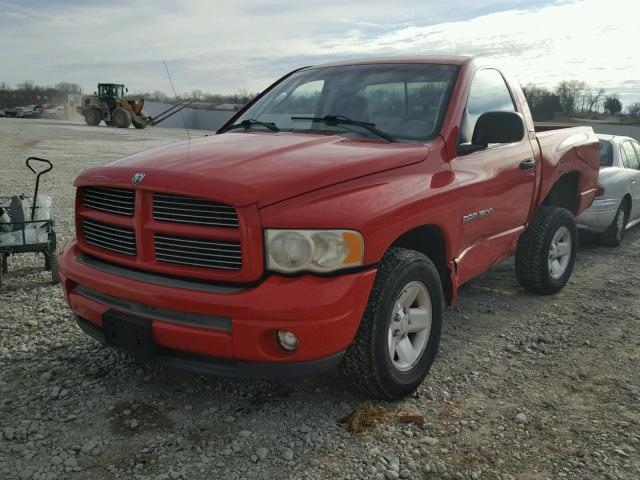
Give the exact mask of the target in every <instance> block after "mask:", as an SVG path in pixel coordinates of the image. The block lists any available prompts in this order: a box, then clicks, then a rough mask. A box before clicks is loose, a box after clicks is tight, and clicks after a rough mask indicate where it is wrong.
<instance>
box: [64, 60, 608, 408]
mask: <svg viewBox="0 0 640 480" xmlns="http://www.w3.org/2000/svg"><path fill="white" fill-rule="evenodd" d="M598 165H599V146H598V141H597V139H596V137H595V135H594V134H593V131H592V130H591V128H589V127H577V128H566V129H553V130H548V131H544V132H540V131H536V130H535V129H534V125H533V122H532V119H531V115H530V112H529V108H528V106H527V103H526V101H525V98H524V95H523V93H522V90H521V89H520V88H519V86H518V85H517V84H516V83H514V82H513V81H511V80H510V79H509V78H508V77H507V76H505V75H504V73H502V72H501V71H500V70H499V69H497V68H495V67H493V66H491V65H489V64H485V63H483V62H481V61H479V60H477V59H473V58H466V57H465V58H463V57H413V58H401V59H391V60H390V59H384V60H363V61H348V62H343V63H334V64H328V65H323V66H317V67H307V68H302V69H299V70H296V71H294V72H292V73H290V74H288V75H286V76H285V77H283V78H281V79H280V80H279V81H277V82H276V83H275V84H274V85H272V86H271V87H270V88H268V89H267V90H265V91H264V92H263V93H262V94H261V95H259V96H258V97H257V98H256V99H255V100H253V101H252V102H251V103H250V104H248V105H247V106H246V107H245V108H244V109H242V110H241V111H240V112H238V114H237V115H235V116H234V117H233V118H232V119H231V120H230V121H229V122H228V123H227V124H226V125H225V126H224V127H222V128H221V129H220V130H219V131H218V132H217V134H216V135H213V136H210V137H205V138H199V139H196V140H191V141H190V142H184V143H179V144H175V145H171V146H165V147H161V148H156V149H153V150H149V151H145V152H142V153H138V154H134V155H131V156H128V157H125V158H123V159H121V160H118V161H116V162H114V163H112V164H110V165H108V166H106V167H102V168H93V169H90V170H87V171H85V172H83V173H82V174H81V175H80V176H79V177H78V178H77V179H76V182H75V185H76V186H77V198H76V226H77V236H76V238H75V239H74V240H73V241H71V242H70V243H69V244H68V245H66V247H65V248H64V250H63V251H62V253H61V255H60V275H61V279H62V281H63V285H64V292H65V295H66V298H67V300H68V302H69V304H70V306H71V308H72V309H73V311H74V312H75V313H76V314H77V316H78V322H79V325H80V327H81V328H82V329H83V330H84V331H85V332H87V333H88V334H90V335H92V336H94V337H95V338H97V339H99V340H100V341H102V342H104V343H106V344H107V345H111V346H112V347H115V348H118V349H121V350H124V351H127V352H133V353H139V354H144V355H148V356H151V357H154V358H155V359H157V360H159V361H161V362H164V363H165V364H168V365H172V366H176V367H180V368H186V369H190V370H194V371H198V372H208V373H213V374H217V375H231V376H250V377H294V376H298V375H305V374H310V373H315V372H319V371H323V370H325V369H328V368H332V367H339V368H340V369H341V370H342V372H343V373H344V374H345V375H346V376H347V378H348V380H349V382H350V383H351V384H352V385H354V386H355V387H358V388H359V389H360V390H362V391H364V392H366V393H367V394H369V395H371V396H375V397H381V398H390V399H394V398H400V397H403V396H405V395H407V394H409V393H410V392H412V391H414V390H415V389H416V388H417V387H418V386H419V385H420V383H421V382H422V381H423V379H424V378H425V376H426V374H427V372H428V370H429V368H430V366H431V364H432V362H433V360H434V357H435V355H436V351H437V349H438V344H439V339H440V331H441V322H442V310H443V306H444V304H445V303H447V304H453V303H454V302H455V301H456V295H457V292H458V287H459V286H460V285H461V284H463V283H465V282H467V281H469V280H470V279H472V278H473V277H475V276H476V275H478V274H479V273H481V272H484V271H486V270H487V269H489V268H490V267H492V266H493V265H496V264H497V263H499V262H501V261H502V260H503V259H505V258H506V257H508V256H510V255H512V254H514V253H515V260H516V262H515V263H516V274H517V278H518V280H519V282H520V283H521V285H522V286H523V287H524V288H525V289H527V290H531V291H534V292H537V293H541V294H549V293H554V292H557V291H559V290H560V289H561V288H562V287H563V286H564V285H565V284H566V282H567V280H568V278H569V276H570V275H571V272H572V269H573V264H574V260H575V256H576V249H577V237H576V224H575V219H574V217H575V216H576V215H577V214H579V213H580V212H582V211H583V210H584V209H585V208H587V207H588V206H589V205H590V203H591V202H592V200H593V197H594V195H595V194H596V180H597V176H598Z"/></svg>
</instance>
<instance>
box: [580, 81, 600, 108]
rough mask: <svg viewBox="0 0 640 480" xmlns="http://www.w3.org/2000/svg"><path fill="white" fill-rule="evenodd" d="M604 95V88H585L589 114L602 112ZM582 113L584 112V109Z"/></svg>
mask: <svg viewBox="0 0 640 480" xmlns="http://www.w3.org/2000/svg"><path fill="white" fill-rule="evenodd" d="M604 94H605V91H604V88H599V89H598V90H595V89H594V88H591V87H586V88H585V90H584V95H583V99H584V106H585V107H586V109H587V112H594V111H595V112H597V111H599V110H600V104H601V103H602V102H604ZM582 111H584V108H583V109H582Z"/></svg>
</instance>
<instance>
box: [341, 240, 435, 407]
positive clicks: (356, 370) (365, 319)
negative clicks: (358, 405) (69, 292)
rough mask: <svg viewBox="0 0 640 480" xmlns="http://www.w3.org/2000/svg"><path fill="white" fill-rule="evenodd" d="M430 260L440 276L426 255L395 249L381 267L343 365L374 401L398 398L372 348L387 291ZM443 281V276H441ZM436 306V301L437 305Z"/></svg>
mask: <svg viewBox="0 0 640 480" xmlns="http://www.w3.org/2000/svg"><path fill="white" fill-rule="evenodd" d="M416 261H426V262H427V264H428V265H430V266H431V268H433V269H434V271H435V272H436V274H437V269H436V267H435V265H433V263H432V262H431V260H430V259H429V258H428V257H426V256H425V255H423V254H421V253H419V252H416V251H414V250H408V249H404V248H391V249H389V251H388V252H387V253H386V254H385V256H384V257H383V258H382V260H381V262H380V263H379V264H378V273H377V275H376V279H375V281H374V284H373V287H372V289H371V292H370V294H369V301H368V302H367V306H366V308H365V311H364V314H363V316H362V321H361V322H360V326H359V328H358V331H357V333H356V336H355V338H354V340H353V343H352V344H351V346H350V347H349V349H348V350H347V352H346V354H345V356H344V358H343V360H342V362H341V364H340V367H339V368H340V372H341V374H342V375H343V376H344V377H345V378H346V379H347V381H348V382H349V385H350V386H351V387H353V388H355V389H356V390H358V391H360V392H361V393H362V394H364V395H366V396H368V397H372V398H382V399H393V398H396V399H397V398H398V396H397V395H395V394H393V393H392V392H389V391H386V390H385V389H384V388H383V387H382V385H381V383H382V382H381V381H380V372H379V371H378V368H377V366H376V364H375V362H374V361H373V356H372V353H371V352H372V349H373V345H374V336H375V333H376V327H378V325H377V324H376V312H377V311H378V310H379V308H380V304H381V303H382V302H383V301H384V298H385V297H384V291H385V289H387V288H388V286H389V284H390V283H391V281H392V279H393V278H395V277H396V276H397V275H398V274H399V273H400V272H401V271H402V270H403V269H404V268H405V267H406V265H407V264H408V263H413V262H416ZM438 278H439V277H438ZM434 303H435V302H434Z"/></svg>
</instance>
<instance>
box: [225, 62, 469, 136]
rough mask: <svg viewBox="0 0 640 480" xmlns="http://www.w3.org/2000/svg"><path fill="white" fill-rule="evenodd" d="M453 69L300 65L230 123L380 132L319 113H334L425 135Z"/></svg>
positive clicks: (434, 128)
mask: <svg viewBox="0 0 640 480" xmlns="http://www.w3.org/2000/svg"><path fill="white" fill-rule="evenodd" d="M457 74H458V67H457V66H454V65H436V64H426V63H425V64H372V65H347V66H338V67H320V68H309V69H304V70H301V71H300V72H297V73H294V74H293V75H291V76H289V77H287V78H286V79H284V80H283V81H282V82H280V83H279V84H278V85H276V86H275V87H274V88H273V89H271V90H270V91H269V92H267V93H266V94H265V95H264V96H263V97H262V98H260V99H259V100H258V101H257V102H256V103H255V104H253V105H252V106H251V107H250V108H249V109H248V110H247V111H246V112H244V114H243V115H242V116H241V117H239V118H237V119H236V120H234V122H233V124H234V125H239V124H240V123H241V122H243V121H244V122H245V124H244V125H245V126H247V129H249V126H248V125H250V126H251V128H252V129H253V128H256V129H260V130H266V128H265V126H264V125H260V122H261V123H263V124H264V123H268V124H272V125H273V126H275V127H276V128H277V129H278V130H280V131H295V132H330V133H339V134H344V135H349V136H360V137H370V138H380V135H377V134H376V133H375V132H374V131H372V129H371V128H366V126H363V125H357V124H355V123H346V122H344V121H342V122H328V121H326V119H324V118H325V117H327V116H329V117H335V116H339V117H344V118H347V119H349V120H353V121H355V122H367V123H369V124H373V126H374V127H375V129H377V130H378V131H380V132H383V133H384V134H387V135H388V136H390V137H392V138H393V139H394V140H396V141H425V140H430V139H432V138H434V137H435V136H437V135H438V133H439V129H440V124H441V122H442V119H443V117H444V114H445V112H446V109H447V105H448V102H449V97H450V94H451V91H452V89H453V85H454V84H455V81H456V77H457ZM301 117H302V118H301ZM323 119H324V120H323ZM227 128H228V127H227ZM272 130H273V129H272ZM223 131H224V130H223ZM274 131H275V130H274Z"/></svg>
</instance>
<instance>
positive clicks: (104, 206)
mask: <svg viewBox="0 0 640 480" xmlns="http://www.w3.org/2000/svg"><path fill="white" fill-rule="evenodd" d="M82 205H83V206H84V207H86V208H90V209H92V210H100V211H101V212H106V213H113V214H115V215H126V216H128V217H132V216H133V211H134V205H135V192H134V191H133V190H127V189H125V188H107V187H86V188H84V189H83V191H82Z"/></svg>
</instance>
